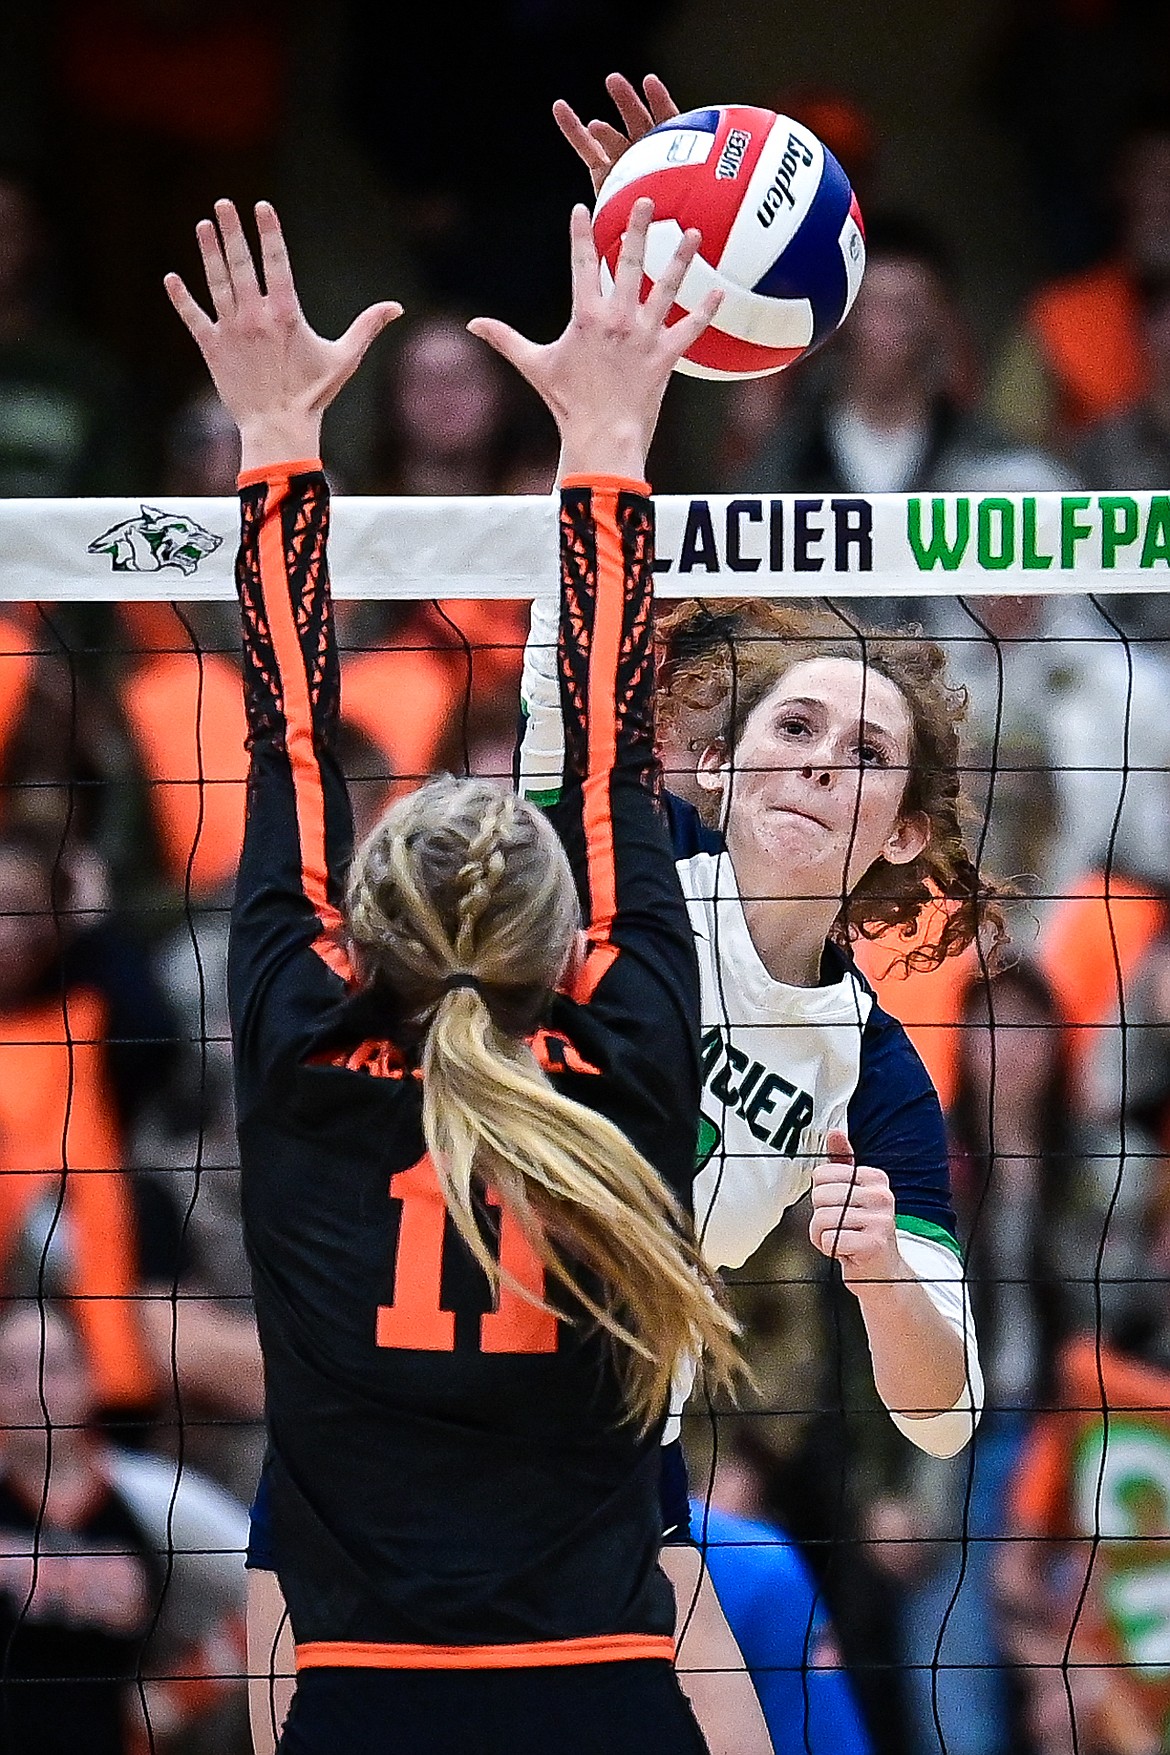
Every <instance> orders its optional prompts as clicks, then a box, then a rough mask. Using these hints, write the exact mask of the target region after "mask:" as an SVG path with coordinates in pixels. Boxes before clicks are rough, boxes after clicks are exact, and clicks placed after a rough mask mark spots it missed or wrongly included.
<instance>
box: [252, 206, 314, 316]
mask: <svg viewBox="0 0 1170 1755" xmlns="http://www.w3.org/2000/svg"><path fill="white" fill-rule="evenodd" d="M256 230H257V232H258V233H259V236H260V261H261V264H262V265H263V268H264V289H265V291H266V292H267V294H268V297H269V298H270V299H271V300H272V302H273V304H274V306H275V307H276V308H277V310H279V311H280V313H281V315H282V316H287V317H290V318H291V317H295V316H296V315H297V313H298V312H299V311H300V308H301V306H300V300H299V299H298V298H297V289H296V284H295V282H294V280H293V272H292V263H291V262H290V261H289V259H288V246H287V245H286V243H285V241H284V232H283V231H282V229H281V224H280V220H279V219H278V217H277V213H276V209H275V207H273V205H272V203H271V202H270V201H258V202H257V203H256ZM241 235H242V233H241Z"/></svg>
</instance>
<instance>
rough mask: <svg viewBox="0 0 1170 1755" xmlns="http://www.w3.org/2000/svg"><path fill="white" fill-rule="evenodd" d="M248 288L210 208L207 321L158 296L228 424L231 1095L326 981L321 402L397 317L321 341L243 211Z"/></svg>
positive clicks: (388, 311) (199, 311) (270, 219)
mask: <svg viewBox="0 0 1170 1755" xmlns="http://www.w3.org/2000/svg"><path fill="white" fill-rule="evenodd" d="M256 224H257V228H258V231H259V235H260V254H261V258H262V263H263V271H264V290H263V291H262V290H261V285H260V276H259V274H258V272H257V266H256V262H255V260H254V259H253V254H252V250H251V248H250V246H249V244H248V241H247V239H246V237H245V235H244V230H243V226H242V225H241V223H240V219H239V215H238V214H237V212H236V210H235V207H234V206H233V204H232V203H231V202H230V201H220V202H217V203H216V209H215V223H214V224H213V223H212V222H211V221H210V220H202V221H200V223H199V225H198V226H197V228H196V236H197V239H198V242H199V249H200V254H201V257H202V262H203V269H204V273H205V275H206V278H207V290H208V295H209V298H210V302H211V305H212V308H213V311H214V317H209V316H208V315H207V313H206V311H205V310H204V309H203V308H202V306H201V305H199V304H198V303H197V302H196V300H195V299H194V298H193V297H192V295H191V294H190V292H189V291H188V290H187V288H186V286H185V285H184V284H183V282H182V281H181V280H180V279H179V277H178V275H174V274H172V275H168V277H167V280H166V288H167V292H168V294H169V296H170V299H171V302H172V304H173V305H174V307H175V309H176V310H177V312H178V313H179V316H180V317H181V318H182V320H183V322H184V323H185V324H186V326H187V328H188V330H189V331H190V333H191V335H192V337H193V339H194V340H195V342H196V344H197V345H198V347H199V350H200V352H201V353H202V355H203V358H204V361H205V363H206V365H207V368H208V370H209V372H210V374H211V377H212V381H213V383H214V385H215V388H216V390H217V391H218V392H219V395H220V398H221V400H222V401H223V403H224V406H225V407H226V408H227V410H228V412H229V413H230V414H231V415H232V417H233V418H234V420H235V422H236V424H237V426H238V427H239V430H240V442H241V476H240V488H241V542H240V556H239V563H238V568H237V578H238V583H239V587H240V595H241V600H242V606H243V614H244V677H245V682H244V695H245V702H246V706H247V717H248V747H249V750H250V753H251V766H250V771H249V777H248V809H247V824H246V829H245V838H244V850H243V856H242V859H241V868H240V875H239V880H238V883H237V889H236V904H235V907H234V909H233V915H232V952H231V959H230V967H229V994H230V1001H231V1011H232V1033H233V1039H234V1045H235V1063H236V1074H237V1086H238V1088H239V1090H240V1092H241V1093H242V1094H245V1097H246V1092H247V1089H248V1087H249V1085H251V1084H253V1083H255V1082H256V1081H257V1080H260V1079H263V1078H264V1077H265V1076H266V1074H267V1073H268V1072H269V1071H270V1070H271V1068H272V1067H273V1065H274V1064H275V1063H276V1062H277V1061H278V1060H279V1059H280V1058H281V1057H282V1056H283V1055H285V1054H287V1053H289V1052H292V1051H295V1048H296V1046H297V1044H298V1043H300V1042H302V1041H306V1040H307V1039H308V1038H309V1037H310V1036H311V1034H312V1032H313V1029H314V1027H315V1025H316V1023H317V1022H318V1020H319V1018H320V1017H321V1015H322V1013H323V1012H324V1011H325V1010H326V1009H327V1008H328V1007H329V1006H331V1005H332V1004H333V1003H335V1002H336V1000H337V999H339V998H340V997H341V995H342V993H343V992H344V976H345V959H344V955H343V953H342V950H341V947H340V946H339V945H338V944H337V943H336V942H335V940H334V939H333V937H332V934H333V932H334V930H335V929H336V927H337V926H338V925H339V923H340V912H339V908H338V901H339V897H340V886H341V874H342V868H343V865H344V862H345V860H346V858H347V857H348V854H349V849H350V840H351V835H352V825H351V820H350V813H349V801H348V797H347V795H346V789H345V783H344V780H343V779H342V776H341V771H340V768H339V767H338V764H337V761H336V758H335V755H334V751H333V748H332V741H333V740H332V731H333V726H334V723H335V720H336V716H337V695H338V678H337V653H336V648H335V645H334V641H333V633H332V619H331V603H330V594H329V577H328V570H327V566H326V559H325V546H326V538H327V533H328V490H327V487H326V484H325V479H324V475H323V473H322V470H321V465H320V462H319V461H318V459H319V454H320V447H321V421H322V417H323V415H324V411H325V409H326V408H327V407H328V406H329V404H330V402H332V400H333V398H334V397H335V396H336V395H337V393H338V391H339V390H340V389H341V387H342V386H343V385H344V384H345V383H346V381H347V380H348V379H349V378H350V377H351V376H352V374H353V373H354V372H355V371H356V370H357V367H358V365H359V364H360V363H361V360H362V358H363V356H364V354H365V352H366V349H367V348H368V347H369V345H370V343H371V341H373V339H374V337H375V336H376V335H377V334H378V333H379V332H380V331H381V330H382V329H383V328H385V326H386V324H387V323H389V322H391V321H392V320H393V318H395V317H397V316H398V315H399V314H400V309H401V308H400V307H399V306H398V305H392V304H382V305H373V306H371V307H370V308H369V309H368V310H366V311H364V312H363V313H362V315H361V316H360V317H358V318H357V319H356V320H355V322H354V323H353V324H351V326H350V328H349V329H348V330H347V331H346V333H345V334H344V335H343V336H341V337H340V339H339V340H337V341H327V340H325V339H324V338H323V337H322V336H319V335H317V334H316V333H315V332H314V331H313V330H312V329H311V328H310V327H309V324H308V322H307V321H306V319H305V316H304V313H303V312H302V310H301V308H300V304H299V302H298V300H297V295H296V288H295V286H294V284H293V278H292V271H291V268H290V266H289V261H288V255H287V252H286V250H285V245H284V239H283V236H282V234H281V229H280V223H279V221H278V220H277V217H276V214H275V212H274V210H273V209H272V208H271V207H270V206H269V205H268V203H267V202H261V203H259V204H258V205H257V208H256Z"/></svg>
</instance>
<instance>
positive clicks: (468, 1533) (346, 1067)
mask: <svg viewBox="0 0 1170 1755" xmlns="http://www.w3.org/2000/svg"><path fill="white" fill-rule="evenodd" d="M241 512H242V540H241V547H240V554H239V562H238V568H237V575H238V584H239V590H240V596H241V600H242V608H243V617H244V634H245V692H246V697H247V711H248V725H249V739H250V750H251V772H250V777H249V787H248V814H247V830H246V835H245V844H244V850H243V855H242V859H241V864H240V873H239V880H238V886H237V891H236V900H235V907H234V911H233V916H232V937H231V954H230V965H229V985H230V1000H231V1017H232V1033H233V1041H234V1047H235V1067H236V1089H237V1105H238V1122H239V1134H240V1160H241V1167H242V1178H243V1208H244V1223H245V1231H246V1237H247V1243H248V1249H249V1253H250V1257H251V1261H252V1268H253V1279H254V1287H255V1297H256V1308H257V1314H258V1318H259V1325H260V1334H261V1340H262V1344H263V1349H264V1358H265V1370H266V1379H267V1402H268V1427H269V1439H270V1450H271V1492H272V1507H273V1529H274V1535H275V1539H276V1549H277V1552H278V1554H279V1556H280V1561H281V1564H280V1568H279V1570H280V1579H281V1584H282V1586H283V1588H284V1594H285V1597H286V1599H287V1602H288V1606H289V1610H290V1613H291V1618H292V1627H293V1632H294V1635H295V1639H296V1642H297V1649H298V1665H299V1667H305V1666H311V1665H329V1666H332V1665H345V1664H349V1665H362V1666H367V1665H368V1666H395V1665H404V1666H416V1667H432V1666H450V1667H459V1666H468V1667H470V1666H483V1665H493V1666H494V1665H502V1664H515V1665H531V1664H547V1663H580V1662H583V1661H608V1660H611V1659H618V1658H640V1657H669V1656H670V1655H671V1652H672V1644H671V1639H670V1631H671V1628H672V1626H673V1619H674V1616H673V1602H672V1598H671V1593H670V1590H669V1587H668V1585H667V1584H666V1581H665V1579H664V1578H663V1577H662V1575H661V1573H659V1571H658V1570H657V1567H656V1557H657V1552H658V1544H659V1534H660V1511H659V1471H660V1466H661V1460H660V1454H659V1444H660V1438H661V1429H660V1428H655V1429H654V1430H653V1431H651V1432H650V1433H648V1434H647V1435H646V1436H645V1437H639V1436H638V1434H637V1432H636V1430H635V1429H634V1428H633V1427H632V1426H631V1424H630V1423H629V1422H628V1421H626V1420H624V1419H623V1404H622V1399H621V1395H620V1391H619V1385H618V1381H617V1376H616V1372H615V1369H614V1361H613V1357H612V1350H611V1346H610V1343H609V1341H608V1340H607V1338H606V1337H605V1336H604V1335H603V1334H602V1333H600V1332H599V1330H598V1329H597V1327H596V1326H595V1325H594V1324H592V1323H591V1322H590V1321H589V1320H587V1319H585V1318H584V1314H583V1313H581V1312H577V1313H574V1312H573V1311H572V1310H571V1308H570V1309H569V1310H567V1312H566V1316H567V1317H569V1318H573V1319H572V1320H569V1319H564V1320H558V1319H557V1318H556V1317H555V1316H554V1315H552V1314H551V1313H550V1312H546V1311H542V1310H540V1309H538V1308H537V1307H535V1306H534V1305H533V1304H531V1303H529V1302H528V1301H526V1300H524V1299H523V1298H521V1297H520V1296H519V1295H518V1294H517V1293H516V1292H515V1291H514V1290H510V1289H509V1288H508V1286H507V1285H505V1286H504V1288H503V1290H502V1291H501V1292H500V1294H499V1296H498V1299H497V1300H496V1301H494V1302H493V1298H492V1294H491V1290H490V1287H489V1284H488V1281H487V1279H486V1277H485V1276H484V1274H483V1272H482V1270H481V1269H480V1268H479V1266H478V1265H477V1264H476V1263H475V1262H474V1261H473V1260H472V1258H471V1256H470V1253H469V1252H468V1251H467V1249H466V1247H465V1246H464V1245H463V1243H462V1241H461V1240H460V1238H459V1236H458V1234H457V1232H456V1231H455V1230H454V1228H453V1226H452V1225H451V1223H450V1221H449V1219H448V1217H447V1214H446V1210H445V1207H444V1204H443V1201H442V1197H441V1193H440V1190H439V1185H438V1182H437V1180H436V1177H435V1173H434V1170H433V1167H432V1166H431V1164H430V1161H429V1159H428V1158H427V1156H426V1151H425V1145H424V1141H423V1135H422V1127H421V1083H420V1077H419V1074H418V1071H417V1069H416V1068H415V1067H413V1066H412V1065H411V1064H410V1062H409V1061H408V1059H406V1058H405V1057H404V1056H403V1054H402V1053H401V1052H400V1051H399V1049H398V1048H397V1047H396V1046H395V1044H394V1042H393V1040H392V1039H391V1035H392V1025H391V1022H390V1019H389V1018H388V1016H387V1014H386V1011H385V1009H384V1008H385V1001H384V1000H383V1001H379V999H378V997H377V995H376V993H375V992H374V991H373V990H370V989H367V990H365V991H362V990H359V989H358V988H357V987H356V986H355V984H354V982H353V979H352V975H351V972H350V970H349V967H348V962H347V957H346V952H345V944H344V938H343V935H342V933H341V931H340V928H341V916H340V912H339V903H340V900H341V893H342V892H341V885H342V876H343V873H344V871H345V867H346V864H347V861H348V858H349V855H350V847H351V834H352V824H351V816H350V808H349V800H348V797H347V794H346V787H345V782H344V780H343V778H342V775H341V771H340V769H339V767H338V764H337V759H336V755H335V750H334V742H335V728H336V723H337V716H338V703H339V696H340V684H339V668H338V659H337V651H336V647H335V643H334V637H333V629H332V619H331V608H330V595H329V583H328V573H327V566H326V553H325V549H326V534H327V527H328V493H327V489H326V484H325V479H324V476H323V475H322V473H321V471H320V468H319V466H318V465H317V464H315V463H312V464H310V463H297V464H291V465H287V466H284V467H282V468H280V469H272V470H268V471H266V472H264V473H263V475H262V476H259V475H251V476H245V477H242V478H241ZM560 530H561V619H560V633H559V642H558V662H559V671H560V678H561V688H562V690H563V693H564V711H565V720H566V726H567V733H568V735H567V739H566V748H567V755H566V771H565V785H564V788H563V790H562V791H561V794H560V797H559V799H558V800H557V801H556V802H555V803H553V804H552V805H551V807H550V811H551V815H552V816H553V818H554V820H555V823H556V826H557V829H558V831H559V833H560V835H561V836H562V838H563V841H564V844H565V846H566V848H567V850H568V853H569V857H570V859H571V862H572V865H573V869H574V873H575V875H576V878H577V883H578V886H579V891H580V895H581V901H582V910H583V919H584V922H585V928H586V937H587V946H588V949H587V952H586V954H585V956H584V958H583V961H582V963H581V966H580V972H579V974H578V975H577V976H576V977H575V978H574V981H573V986H572V991H566V992H561V993H558V994H556V995H555V996H554V998H553V1001H552V1004H551V1007H550V1011H549V1016H548V1019H547V1023H546V1026H545V1027H544V1028H543V1029H542V1030H541V1031H540V1032H538V1034H537V1036H536V1037H535V1038H534V1046H535V1047H536V1050H537V1053H538V1056H539V1057H540V1059H541V1062H542V1064H543V1065H544V1067H545V1068H546V1070H547V1072H548V1074H549V1076H550V1078H551V1079H552V1081H553V1083H554V1084H555V1085H556V1086H557V1088H558V1089H560V1090H561V1091H563V1092H564V1093H565V1094H566V1095H569V1096H571V1097H573V1098H575V1099H577V1100H578V1101H579V1102H581V1103H583V1104H585V1105H586V1106H588V1107H589V1108H591V1109H593V1110H595V1111H597V1112H598V1113H599V1114H604V1115H606V1116H608V1117H609V1118H610V1119H611V1120H612V1121H614V1122H615V1123H616V1124H617V1125H618V1126H619V1127H621V1128H622V1129H623V1130H624V1131H625V1133H626V1134H627V1135H628V1136H629V1138H630V1139H631V1140H632V1141H633V1142H634V1143H635V1144H636V1145H637V1146H638V1148H639V1149H640V1150H641V1151H642V1152H644V1153H645V1155H646V1156H647V1158H648V1159H649V1160H650V1161H651V1163H653V1164H654V1165H655V1166H656V1167H657V1168H658V1170H659V1171H660V1173H661V1174H662V1176H663V1178H664V1179H665V1180H666V1181H668V1182H669V1184H670V1185H671V1186H672V1187H673V1189H674V1191H675V1193H676V1194H677V1195H678V1196H679V1197H680V1198H681V1200H682V1201H683V1204H684V1205H685V1206H687V1207H689V1204H690V1174H689V1168H688V1167H689V1166H690V1165H691V1164H692V1163H693V1161H694V1157H695V1136H696V1122H697V1115H698V1099H699V1068H698V1052H697V1038H698V981H697V970H696V963H695V953H694V947H693V943H692V937H691V931H690V926H689V922H688V919H687V915H686V910H685V908H684V905H683V902H682V897H681V892H680V890H679V885H678V879H677V876H676V874H675V869H674V858H673V853H672V851H671V846H670V840H669V836H668V832H667V827H666V822H665V817H664V814H663V812H662V810H661V808H660V805H659V803H658V801H657V799H656V797H655V792H654V784H653V781H654V753H653V650H652V637H651V616H650V608H651V605H650V597H651V589H650V587H651V566H652V510H651V505H650V502H649V499H648V497H647V495H646V493H645V491H644V490H642V489H641V487H640V486H638V485H637V484H630V483H622V482H618V481H611V480H607V479H605V478H602V479H599V480H598V481H596V482H579V483H573V484H567V485H566V487H565V489H564V491H563V493H562V497H561V513H560ZM386 705H387V712H390V713H392V712H393V711H394V703H393V702H392V701H388V702H387V704H386ZM486 1198H487V1202H488V1209H487V1210H488V1213H489V1215H490V1216H492V1217H494V1220H495V1224H496V1244H497V1246H498V1248H499V1252H500V1257H501V1261H502V1263H503V1265H504V1266H505V1267H506V1268H507V1270H508V1272H509V1274H510V1275H511V1276H512V1277H513V1278H514V1279H516V1280H519V1281H520V1282H521V1283H522V1284H527V1285H529V1286H532V1287H533V1288H534V1289H537V1290H540V1289H542V1285H543V1279H542V1275H543V1270H542V1267H541V1264H540V1262H539V1260H538V1259H537V1258H536V1256H535V1254H534V1252H532V1251H531V1249H530V1247H529V1246H528V1245H527V1244H526V1243H525V1240H524V1238H523V1236H522V1235H521V1234H520V1232H519V1229H518V1227H517V1226H516V1225H515V1223H514V1222H513V1221H512V1220H511V1219H510V1218H509V1216H508V1215H507V1213H506V1212H504V1213H501V1212H500V1209H499V1207H498V1205H494V1206H493V1205H492V1204H491V1200H492V1197H491V1192H490V1190H488V1191H487V1196H486ZM556 1297H557V1298H558V1299H560V1300H561V1302H562V1304H563V1303H564V1298H563V1294H561V1293H560V1291H559V1289H558V1290H557V1292H556Z"/></svg>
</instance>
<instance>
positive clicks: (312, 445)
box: [240, 408, 321, 475]
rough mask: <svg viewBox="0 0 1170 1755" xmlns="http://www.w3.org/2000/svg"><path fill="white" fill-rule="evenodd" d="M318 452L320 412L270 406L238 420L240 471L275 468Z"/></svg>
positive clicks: (245, 473)
mask: <svg viewBox="0 0 1170 1755" xmlns="http://www.w3.org/2000/svg"><path fill="white" fill-rule="evenodd" d="M320 455H321V415H320V413H318V412H306V411H304V410H302V409H295V408H288V409H273V410H271V411H270V412H269V413H267V414H265V415H263V416H259V417H257V418H255V419H252V420H247V421H242V422H241V423H240V471H241V473H242V474H244V475H247V474H248V473H249V472H251V471H254V470H258V469H275V468H277V467H278V466H279V465H281V464H288V463H296V462H300V461H301V459H302V458H307V457H319V456H320Z"/></svg>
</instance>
